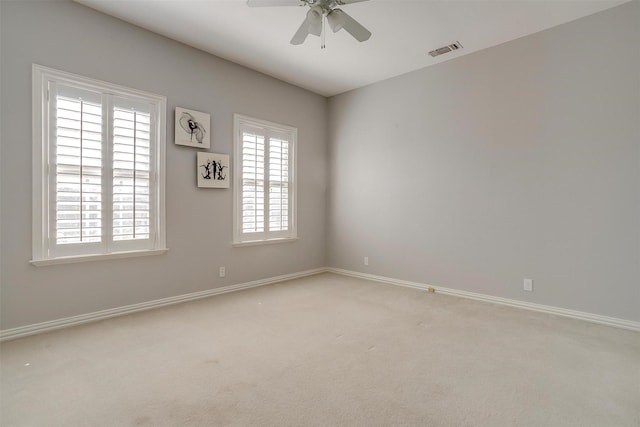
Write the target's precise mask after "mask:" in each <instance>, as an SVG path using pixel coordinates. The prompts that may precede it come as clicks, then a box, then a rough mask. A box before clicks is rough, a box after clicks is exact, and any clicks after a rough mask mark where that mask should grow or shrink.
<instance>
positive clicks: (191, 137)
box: [176, 107, 211, 148]
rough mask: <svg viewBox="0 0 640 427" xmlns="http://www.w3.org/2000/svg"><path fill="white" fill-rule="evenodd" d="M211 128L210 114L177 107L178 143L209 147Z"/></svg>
mask: <svg viewBox="0 0 640 427" xmlns="http://www.w3.org/2000/svg"><path fill="white" fill-rule="evenodd" d="M210 130H211V115H210V114H208V113H202V112H200V111H194V110H187V109H186V108H180V107H176V144H178V145H187V146H189V147H196V148H209V147H210V146H211V139H210V138H211V137H210Z"/></svg>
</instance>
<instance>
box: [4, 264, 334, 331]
mask: <svg viewBox="0 0 640 427" xmlns="http://www.w3.org/2000/svg"><path fill="white" fill-rule="evenodd" d="M326 271H327V269H326V268H316V269H313V270H306V271H300V272H297V273H292V274H285V275H282V276H276V277H269V278H267V279H260V280H254V281H252V282H246V283H239V284H237V285H231V286H225V287H222V288H215V289H209V290H206V291H201V292H193V293H190V294H185V295H178V296H175V297H169V298H162V299H158V300H154V301H148V302H143V303H139V304H132V305H127V306H124V307H118V308H112V309H109V310H102V311H96V312H93V313H87V314H81V315H79V316H73V317H66V318H64V319H58V320H52V321H49V322H42V323H36V324H33V325H27V326H20V327H18V328H12V329H5V330H2V331H0V342H1V341H7V340H12V339H16V338H21V337H26V336H29V335H35V334H40V333H43V332H49V331H54V330H56V329H62V328H68V327H69V326H75V325H81V324H83V323H89V322H95V321H98V320H104V319H108V318H110V317H116V316H123V315H125V314H131V313H136V312H139V311H144V310H151V309H153V308H158V307H164V306H167V305H172V304H178V303H181V302H186V301H193V300H197V299H201V298H207V297H210V296H214V295H220V294H226V293H228V292H235V291H241V290H243V289H249V288H255V287H258V286H265V285H271V284H273V283H279V282H283V281H285V280H291V279H298V278H301V277H306V276H312V275H314V274H320V273H324V272H326Z"/></svg>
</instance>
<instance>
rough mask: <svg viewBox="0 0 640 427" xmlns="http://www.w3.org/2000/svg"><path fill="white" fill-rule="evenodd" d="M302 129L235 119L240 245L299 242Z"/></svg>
mask: <svg viewBox="0 0 640 427" xmlns="http://www.w3.org/2000/svg"><path fill="white" fill-rule="evenodd" d="M297 133H298V131H297V129H296V128H293V127H289V126H284V125H279V124H276V123H271V122H267V121H264V120H258V119H252V118H250V117H245V116H241V115H239V114H236V115H234V177H235V183H234V186H233V188H234V215H233V219H234V233H233V240H234V243H235V244H247V243H262V242H278V241H291V240H293V239H296V238H297V229H296V200H295V195H296V185H295V183H296V181H295V155H296V151H295V150H296V138H297Z"/></svg>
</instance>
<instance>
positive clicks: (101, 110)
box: [33, 65, 166, 265]
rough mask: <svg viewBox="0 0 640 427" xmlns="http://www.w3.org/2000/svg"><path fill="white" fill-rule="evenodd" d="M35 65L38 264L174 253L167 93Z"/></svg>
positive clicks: (35, 250) (35, 260)
mask: <svg viewBox="0 0 640 427" xmlns="http://www.w3.org/2000/svg"><path fill="white" fill-rule="evenodd" d="M33 71H34V73H33V96H34V98H33V99H34V101H33V105H34V107H33V120H34V145H33V147H34V150H33V165H34V177H33V183H34V184H33V185H34V193H33V194H34V197H33V225H34V227H33V263H34V264H36V265H47V264H56V263H59V262H75V260H79V259H80V258H82V259H83V260H86V259H88V258H90V259H95V258H96V257H103V256H109V257H114V256H115V257H121V256H129V255H128V254H132V253H133V252H136V255H140V254H143V252H144V254H148V253H149V251H152V252H155V253H161V252H164V251H165V250H166V248H165V237H164V232H165V202H164V191H165V175H164V166H165V151H164V141H165V130H164V126H165V116H166V98H164V97H162V96H158V95H154V94H150V93H147V92H142V91H137V90H135V89H129V88H125V87H122V86H117V85H113V84H111V83H106V82H100V81H97V80H93V79H89V78H86V77H82V76H76V75H73V74H69V73H65V72H62V71H57V70H53V69H50V68H46V67H41V66H38V65H34V66H33Z"/></svg>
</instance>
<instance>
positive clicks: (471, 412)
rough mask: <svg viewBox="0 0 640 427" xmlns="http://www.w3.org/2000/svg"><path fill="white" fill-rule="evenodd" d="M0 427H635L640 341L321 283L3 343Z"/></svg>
mask: <svg viewBox="0 0 640 427" xmlns="http://www.w3.org/2000/svg"><path fill="white" fill-rule="evenodd" d="M0 355H1V358H2V359H1V371H0V373H1V377H0V380H1V392H2V394H1V396H0V397H1V407H0V409H1V413H0V425H2V426H3V427H9V426H129V425H131V426H138V425H141V426H225V425H237V426H248V425H252V426H334V425H344V426H387V425H399V426H554V427H555V426H636V427H637V426H640V334H639V333H637V332H632V331H627V330H622V329H615V328H611V327H607V326H602V325H596V324H591V323H586V322H582V321H578V320H572V319H566V318H560V317H555V316H552V315H546V314H540V313H534V312H529V311H524V310H518V309H514V308H509V307H504V306H498V305H493V304H488V303H482V302H477V301H471V300H465V299H459V298H456V297H450V296H445V295H439V294H429V293H427V292H423V291H417V290H413V289H406V288H401V287H394V286H389V285H383V284H379V283H373V282H367V281H364V280H359V279H353V278H347V277H342V276H337V275H332V274H323V275H318V276H312V277H308V278H304V279H299V280H294V281H290V282H286V283H281V284H277V285H271V286H265V287H261V288H256V289H251V290H247V291H243V292H236V293H233V294H226V295H221V296H216V297H213V298H209V299H205V300H199V301H195V302H190V303H185V304H181V305H175V306H170V307H166V308H162V309H158V310H153V311H147V312H144V313H139V314H135V315H129V316H124V317H119V318H114V319H110V320H105V321H101V322H97V323H93V324H89V325H84V326H79V327H75V328H69V329H65V330H61V331H57V332H52V333H48V334H43V335H38V336H33V337H27V338H23V339H19V340H15V341H9V342H6V343H3V344H2V346H1V353H0Z"/></svg>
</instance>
